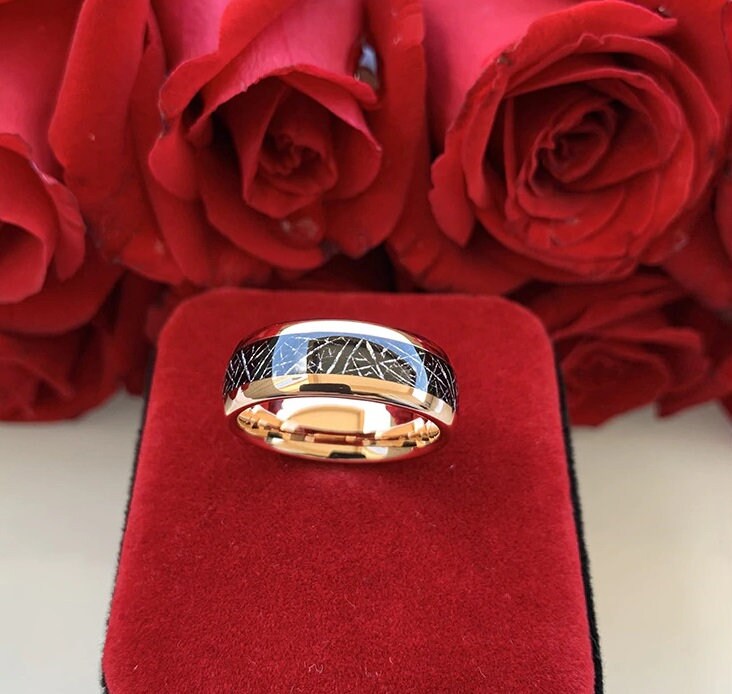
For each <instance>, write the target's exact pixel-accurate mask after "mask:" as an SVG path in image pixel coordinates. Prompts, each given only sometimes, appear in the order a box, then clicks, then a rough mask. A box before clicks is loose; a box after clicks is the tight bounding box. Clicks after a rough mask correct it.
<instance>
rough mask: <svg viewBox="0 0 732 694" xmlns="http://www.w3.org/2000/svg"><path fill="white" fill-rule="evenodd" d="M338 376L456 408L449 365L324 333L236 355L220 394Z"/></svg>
mask: <svg viewBox="0 0 732 694" xmlns="http://www.w3.org/2000/svg"><path fill="white" fill-rule="evenodd" d="M305 374H339V375H344V376H362V377H365V378H377V379H381V380H383V381H391V382H393V383H402V384H404V385H407V386H410V387H412V388H418V389H419V390H422V391H424V392H426V393H429V394H430V395H434V396H436V397H438V398H440V399H441V400H443V401H444V402H446V403H447V404H448V405H450V406H451V407H452V408H455V406H456V402H457V391H456V384H455V375H454V373H453V370H452V367H451V366H450V364H448V363H447V361H445V359H443V358H442V357H440V356H439V355H437V354H435V353H433V352H430V351H428V350H426V349H423V348H421V347H417V346H415V345H412V344H409V343H408V342H406V341H405V342H402V341H399V340H396V339H390V338H381V337H379V338H375V337H373V336H365V335H355V334H354V335H329V334H324V333H304V334H288V335H280V336H278V337H272V338H267V339H263V340H259V341H257V342H253V343H251V344H248V345H244V346H242V347H239V348H237V349H236V351H235V352H234V354H233V355H232V356H231V360H230V362H229V365H228V368H227V370H226V376H225V379H224V394H226V393H230V392H232V391H234V390H236V389H237V388H239V387H240V386H242V385H244V384H247V383H252V382H254V381H258V380H261V379H265V378H273V377H277V376H289V375H292V376H294V375H305Z"/></svg>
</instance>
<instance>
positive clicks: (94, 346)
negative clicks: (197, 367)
mask: <svg viewBox="0 0 732 694" xmlns="http://www.w3.org/2000/svg"><path fill="white" fill-rule="evenodd" d="M155 292H156V289H155V287H154V285H153V284H152V283H150V282H148V281H146V280H143V279H141V278H139V277H134V276H133V275H127V276H126V277H124V278H123V279H121V280H120V281H119V282H117V283H116V285H115V286H114V288H113V289H112V291H111V292H107V296H106V297H104V301H103V303H102V305H101V307H100V308H99V309H98V310H97V311H96V312H95V313H94V315H93V316H92V317H91V318H90V320H89V321H88V322H87V323H86V324H84V325H81V326H79V327H74V328H72V329H70V330H66V331H64V332H60V333H59V334H53V335H32V334H31V335H27V334H22V333H19V332H6V331H4V330H2V331H0V419H5V420H55V419H65V418H68V417H74V416H76V415H78V414H80V413H82V412H84V411H85V410H88V409H89V408H91V407H94V406H96V405H98V404H99V403H101V402H102V401H103V400H105V399H106V398H107V397H108V396H109V395H111V394H112V393H113V392H114V391H115V390H117V388H118V387H119V386H120V385H122V384H125V385H126V386H127V387H128V388H129V389H130V390H131V391H133V392H140V390H141V387H142V382H143V376H144V370H145V366H146V363H147V355H148V351H149V343H148V342H147V340H145V338H144V320H145V318H144V317H145V308H146V306H147V305H148V304H149V302H150V301H151V300H152V298H153V296H154V293H155ZM56 298H59V297H58V296H57V297H56ZM68 298H69V299H70V300H72V301H73V299H74V297H73V296H69V297H68ZM63 307H64V305H63V304H57V305H56V311H57V312H60V311H63ZM3 318H4V316H3V315H2V313H1V312H0V327H3V328H4V327H5V326H4V324H3V323H4V321H3Z"/></svg>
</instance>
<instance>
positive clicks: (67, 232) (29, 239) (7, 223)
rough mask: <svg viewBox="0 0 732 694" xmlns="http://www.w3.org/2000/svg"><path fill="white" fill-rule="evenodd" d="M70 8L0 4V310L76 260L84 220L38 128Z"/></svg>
mask: <svg viewBox="0 0 732 694" xmlns="http://www.w3.org/2000/svg"><path fill="white" fill-rule="evenodd" d="M77 9H78V3H77V2H63V3H58V2H56V3H54V2H49V1H43V0H15V1H12V2H5V3H0V46H2V51H0V74H2V80H0V181H2V183H1V184H0V308H2V305H3V304H12V303H14V302H18V301H22V300H24V299H27V298H28V297H32V296H33V295H35V294H37V293H38V292H39V291H41V289H42V287H43V286H44V285H45V284H46V283H47V281H50V282H57V281H64V280H67V279H69V278H71V277H73V275H74V273H76V272H77V270H78V269H79V268H80V267H81V265H82V262H83V260H84V225H83V223H82V220H81V216H80V214H79V211H78V209H77V205H76V202H75V200H74V198H73V196H72V195H71V194H70V193H69V191H68V190H67V189H66V188H64V186H63V185H61V183H59V180H58V179H59V176H60V174H61V170H60V167H59V166H58V164H57V162H56V161H55V160H54V158H53V156H52V154H51V151H50V149H49V146H48V142H47V132H46V131H47V128H48V122H49V120H50V117H51V112H52V110H53V107H54V104H55V99H56V94H57V92H58V85H59V82H60V80H61V76H62V74H63V69H64V61H65V57H66V53H67V51H68V47H69V42H70V40H71V34H72V31H73V26H74V19H75V16H76V12H77ZM40 18H43V19H42V20H41V19H40Z"/></svg>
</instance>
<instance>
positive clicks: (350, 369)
mask: <svg viewBox="0 0 732 694" xmlns="http://www.w3.org/2000/svg"><path fill="white" fill-rule="evenodd" d="M224 409H225V412H226V415H227V416H228V417H229V419H230V421H231V424H232V427H233V429H234V431H235V432H236V433H237V434H240V435H242V436H243V437H244V438H246V439H248V440H250V441H252V442H254V443H257V444H259V445H263V446H266V447H268V448H274V449H276V450H278V451H280V452H282V453H287V454H291V455H297V456H301V457H306V458H316V459H330V460H338V461H352V462H379V461H386V460H393V459H395V458H405V457H412V456H415V455H419V454H421V453H424V452H426V451H428V450H434V448H435V447H436V446H437V445H439V444H441V443H444V441H445V439H446V437H447V433H448V430H449V429H450V427H451V425H452V423H453V421H454V417H455V412H456V409H457V388H456V384H455V376H454V372H453V370H452V367H451V365H450V363H449V361H448V360H447V357H446V356H445V354H444V352H443V351H442V350H441V349H440V348H438V347H436V346H435V345H433V344H432V343H431V342H429V341H428V340H425V339H424V338H418V337H416V336H413V335H411V334H409V333H405V332H402V331H399V330H394V329H392V328H386V327H384V326H380V325H376V324H372V323H362V322H358V321H345V320H343V321H340V320H319V321H305V322H298V323H289V324H280V325H276V326H270V327H268V328H264V329H263V330H261V331H258V332H257V333H255V334H254V335H252V336H251V337H249V338H248V339H246V340H244V341H242V342H241V343H240V344H239V345H238V346H237V348H236V349H235V350H234V353H233V355H232V357H231V360H230V362H229V365H228V368H227V371H226V376H225V380H224Z"/></svg>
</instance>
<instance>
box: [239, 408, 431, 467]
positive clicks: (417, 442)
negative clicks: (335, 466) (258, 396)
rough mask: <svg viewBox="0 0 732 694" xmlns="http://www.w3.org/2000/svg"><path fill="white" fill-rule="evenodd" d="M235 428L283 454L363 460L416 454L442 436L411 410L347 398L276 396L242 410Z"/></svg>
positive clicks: (423, 418)
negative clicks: (414, 452)
mask: <svg viewBox="0 0 732 694" xmlns="http://www.w3.org/2000/svg"><path fill="white" fill-rule="evenodd" d="M236 424H237V426H238V427H239V428H240V429H241V430H242V431H243V432H244V433H246V434H248V435H250V436H253V437H255V438H256V439H258V440H259V441H260V442H261V443H264V444H267V445H269V446H272V447H273V448H276V449H279V450H281V451H282V452H286V453H291V454H297V455H301V456H307V457H317V458H329V459H342V460H358V461H361V462H366V461H369V460H379V461H381V460H384V459H386V458H389V459H393V458H397V457H400V456H403V455H406V454H409V453H412V452H413V451H414V449H419V448H423V447H425V446H429V445H431V444H434V443H436V442H437V440H438V439H439V437H440V433H441V432H440V428H439V427H438V426H437V425H436V424H435V423H434V422H432V421H431V420H429V419H428V418H426V417H421V416H415V413H414V412H411V411H410V410H408V409H406V408H401V407H396V406H394V405H386V404H384V403H379V402H372V401H368V400H357V399H353V398H344V397H310V396H301V397H293V398H277V399H273V400H270V401H267V402H263V403H259V404H257V405H254V406H253V407H251V408H247V409H245V410H242V411H241V412H239V414H238V415H237V416H236Z"/></svg>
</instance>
